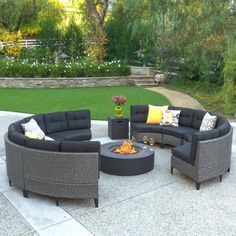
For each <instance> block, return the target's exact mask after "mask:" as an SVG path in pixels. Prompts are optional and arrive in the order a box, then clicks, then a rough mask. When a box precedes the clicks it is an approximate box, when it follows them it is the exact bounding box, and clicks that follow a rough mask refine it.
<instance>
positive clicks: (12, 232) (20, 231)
mask: <svg viewBox="0 0 236 236" xmlns="http://www.w3.org/2000/svg"><path fill="white" fill-rule="evenodd" d="M0 235H1V236H25V235H27V236H31V235H32V236H33V235H37V234H36V233H35V231H34V229H33V227H32V226H30V224H29V223H28V222H27V221H26V220H25V219H24V218H23V217H22V216H21V214H20V213H19V212H18V211H17V210H16V209H15V208H14V207H13V206H12V205H11V203H10V202H9V200H8V199H7V198H6V197H5V196H4V195H3V194H2V193H0Z"/></svg>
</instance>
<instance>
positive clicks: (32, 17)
mask: <svg viewBox="0 0 236 236" xmlns="http://www.w3.org/2000/svg"><path fill="white" fill-rule="evenodd" d="M62 8H63V5H62V4H61V3H60V1H59V0H0V28H2V29H4V30H5V31H7V32H18V31H20V30H21V29H22V27H24V26H27V27H30V26H32V25H35V24H36V23H37V21H38V20H39V16H40V15H41V16H44V17H45V15H46V14H48V17H50V18H55V16H58V15H59V14H61V10H62ZM49 12H50V16H49Z"/></svg>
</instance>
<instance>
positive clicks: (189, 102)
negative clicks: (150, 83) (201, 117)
mask: <svg viewBox="0 0 236 236" xmlns="http://www.w3.org/2000/svg"><path fill="white" fill-rule="evenodd" d="M146 89H148V90H151V91H154V92H157V93H160V94H162V95H163V96H165V97H166V98H167V99H168V100H169V101H170V102H171V104H172V105H173V106H177V107H189V108H194V109H200V110H204V107H203V106H202V105H201V104H200V103H199V102H198V101H197V100H196V99H195V98H193V97H191V96H189V95H187V94H185V93H181V92H178V91H174V90H170V89H167V88H164V87H152V88H146Z"/></svg>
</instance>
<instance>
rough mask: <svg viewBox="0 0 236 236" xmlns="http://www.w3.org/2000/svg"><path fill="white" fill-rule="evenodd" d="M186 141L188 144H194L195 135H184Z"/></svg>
mask: <svg viewBox="0 0 236 236" xmlns="http://www.w3.org/2000/svg"><path fill="white" fill-rule="evenodd" d="M184 140H185V141H187V142H192V140H193V133H190V134H185V135H184Z"/></svg>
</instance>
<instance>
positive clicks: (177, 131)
mask: <svg viewBox="0 0 236 236" xmlns="http://www.w3.org/2000/svg"><path fill="white" fill-rule="evenodd" d="M197 131H198V130H197V129H194V128H191V127H184V126H180V127H172V126H163V134H167V135H171V136H174V137H178V138H184V135H185V134H193V133H194V132H197Z"/></svg>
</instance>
